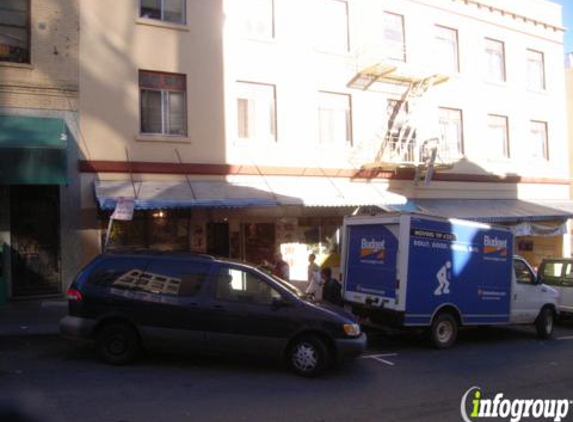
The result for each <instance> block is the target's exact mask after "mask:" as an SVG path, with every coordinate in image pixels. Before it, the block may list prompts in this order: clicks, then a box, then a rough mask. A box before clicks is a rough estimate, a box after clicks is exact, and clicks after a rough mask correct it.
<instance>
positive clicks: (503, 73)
mask: <svg viewBox="0 0 573 422" xmlns="http://www.w3.org/2000/svg"><path fill="white" fill-rule="evenodd" d="M493 44H497V45H499V46H500V47H501V69H500V72H501V79H497V78H496V79H493V78H492V77H491V76H492V73H491V72H490V62H491V61H490V57H491V52H494V49H492V48H490V46H492V45H493ZM484 51H485V53H486V59H487V61H486V66H487V68H486V81H487V82H490V83H506V82H507V63H506V59H505V43H504V42H503V41H501V40H496V39H495V38H489V37H485V49H484Z"/></svg>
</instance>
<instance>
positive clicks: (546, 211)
mask: <svg viewBox="0 0 573 422" xmlns="http://www.w3.org/2000/svg"><path fill="white" fill-rule="evenodd" d="M415 202H416V205H418V206H419V207H420V208H421V209H422V210H423V211H425V212H429V213H431V214H436V215H441V216H445V217H450V218H462V219H468V220H475V221H482V222H487V223H521V222H530V221H548V220H560V221H564V220H567V219H568V218H573V203H571V204H569V202H571V201H560V202H554V201H536V202H532V201H525V200H521V199H416V200H415ZM568 207H569V209H568Z"/></svg>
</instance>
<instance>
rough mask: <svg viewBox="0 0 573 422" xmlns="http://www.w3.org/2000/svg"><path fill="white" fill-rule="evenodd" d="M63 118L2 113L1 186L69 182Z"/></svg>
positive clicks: (66, 137) (68, 137) (68, 134)
mask: <svg viewBox="0 0 573 422" xmlns="http://www.w3.org/2000/svg"><path fill="white" fill-rule="evenodd" d="M68 139H71V133H70V131H69V129H68V127H67V125H66V122H65V121H64V120H63V119H58V118H40V117H30V116H8V115H0V185H21V184H36V185H51V184H65V183H67V182H68V171H67V150H66V147H67V141H68Z"/></svg>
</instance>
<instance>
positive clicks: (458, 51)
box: [434, 24, 460, 73]
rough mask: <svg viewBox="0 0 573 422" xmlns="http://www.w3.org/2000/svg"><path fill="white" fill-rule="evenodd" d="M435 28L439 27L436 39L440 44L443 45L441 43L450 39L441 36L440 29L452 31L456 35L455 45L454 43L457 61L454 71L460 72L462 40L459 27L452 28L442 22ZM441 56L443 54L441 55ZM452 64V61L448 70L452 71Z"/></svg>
mask: <svg viewBox="0 0 573 422" xmlns="http://www.w3.org/2000/svg"><path fill="white" fill-rule="evenodd" d="M434 28H435V29H437V31H436V35H435V36H434V40H435V41H436V42H437V43H438V44H439V45H443V44H441V43H443V42H444V41H449V40H448V39H446V38H443V37H439V34H440V31H450V32H452V33H453V35H454V41H455V45H454V54H455V63H454V66H453V73H460V40H459V32H458V30H457V29H455V28H450V27H448V26H444V25H440V24H435V25H434ZM440 56H441V55H440ZM451 69H452V66H451V63H450V64H449V65H448V70H449V71H451Z"/></svg>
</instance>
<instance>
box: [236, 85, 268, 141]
mask: <svg viewBox="0 0 573 422" xmlns="http://www.w3.org/2000/svg"><path fill="white" fill-rule="evenodd" d="M275 102H276V98H275V86H274V85H267V84H259V83H251V82H237V136H238V137H239V139H248V140H258V141H271V140H272V141H276V138H277V131H276V107H275Z"/></svg>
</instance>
